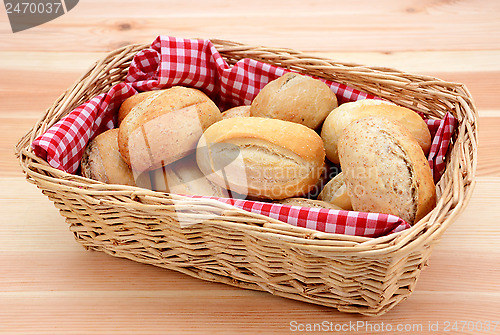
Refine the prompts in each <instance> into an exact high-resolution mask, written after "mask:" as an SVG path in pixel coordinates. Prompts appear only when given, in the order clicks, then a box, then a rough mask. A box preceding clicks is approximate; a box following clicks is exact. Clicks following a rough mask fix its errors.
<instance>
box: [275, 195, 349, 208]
mask: <svg viewBox="0 0 500 335" xmlns="http://www.w3.org/2000/svg"><path fill="white" fill-rule="evenodd" d="M276 203H279V204H282V205H289V206H301V207H311V208H326V209H336V210H342V209H343V208H340V207H339V206H336V205H334V204H331V203H328V202H326V201H321V200H314V199H309V198H287V199H283V200H277V201H276Z"/></svg>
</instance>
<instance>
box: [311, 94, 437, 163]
mask: <svg viewBox="0 0 500 335" xmlns="http://www.w3.org/2000/svg"><path fill="white" fill-rule="evenodd" d="M367 116H382V117H386V118H389V119H391V120H396V121H399V122H400V123H401V124H402V125H403V126H404V127H406V128H407V129H408V130H409V131H410V133H411V134H412V135H413V136H414V137H415V139H416V140H417V141H418V143H419V144H420V146H421V147H422V149H423V151H424V153H425V154H426V155H427V153H428V152H429V149H430V147H431V134H430V132H429V128H428V127H427V125H426V124H425V122H424V120H423V119H422V118H421V117H420V115H418V114H417V113H416V112H414V111H412V110H411V109H408V108H405V107H400V106H396V105H394V104H392V103H390V102H386V101H382V100H375V99H365V100H358V101H354V102H348V103H344V104H342V105H340V106H339V107H337V108H335V109H334V110H333V111H332V112H331V113H330V114H329V115H328V116H327V118H326V119H325V122H324V123H323V126H322V128H321V138H322V139H323V142H324V145H325V150H326V157H327V158H328V159H329V160H331V161H332V162H333V163H335V164H338V163H339V158H338V148H337V143H338V139H339V137H340V135H341V134H342V132H343V130H344V129H345V127H346V126H347V125H348V124H349V123H351V122H353V121H355V120H359V119H361V118H363V117H367Z"/></svg>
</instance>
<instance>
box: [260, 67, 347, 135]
mask: <svg viewBox="0 0 500 335" xmlns="http://www.w3.org/2000/svg"><path fill="white" fill-rule="evenodd" d="M337 106H338V102H337V97H336V96H335V93H333V91H332V90H331V89H330V88H329V87H328V85H327V84H325V83H324V82H322V81H321V80H319V79H314V78H311V77H309V76H305V75H302V74H299V73H293V72H289V73H286V74H284V75H283V76H281V77H279V78H278V79H275V80H273V81H271V82H269V83H268V84H266V86H264V87H263V88H262V90H261V91H260V92H259V93H258V94H257V96H256V97H255V98H254V100H253V101H252V104H251V107H250V115H251V116H259V117H268V118H273V119H280V120H284V121H290V122H295V123H300V124H303V125H305V126H307V127H309V128H311V129H317V128H318V127H319V126H320V125H321V123H322V122H323V121H324V120H325V118H326V116H327V115H328V113H330V112H331V111H332V109H334V108H335V107H337Z"/></svg>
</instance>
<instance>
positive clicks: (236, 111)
mask: <svg viewBox="0 0 500 335" xmlns="http://www.w3.org/2000/svg"><path fill="white" fill-rule="evenodd" d="M239 116H243V117H249V116H250V106H237V107H233V108H230V109H228V110H227V111H225V112H224V113H222V118H223V119H230V118H232V117H239Z"/></svg>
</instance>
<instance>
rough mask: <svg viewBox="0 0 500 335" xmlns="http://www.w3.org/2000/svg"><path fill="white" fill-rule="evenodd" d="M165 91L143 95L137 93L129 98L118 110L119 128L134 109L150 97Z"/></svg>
mask: <svg viewBox="0 0 500 335" xmlns="http://www.w3.org/2000/svg"><path fill="white" fill-rule="evenodd" d="M162 91H163V90H157V91H147V92H142V93H137V94H135V95H133V96H131V97H129V98H127V99H126V100H125V101H124V102H123V103H122V104H121V106H120V109H119V110H118V126H119V125H120V124H121V123H122V121H123V119H124V118H125V117H126V116H127V115H128V113H130V111H131V110H132V108H134V107H135V106H136V105H137V104H139V103H141V102H143V101H144V100H146V99H147V98H148V97H150V96H152V95H159V94H161V93H162Z"/></svg>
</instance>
